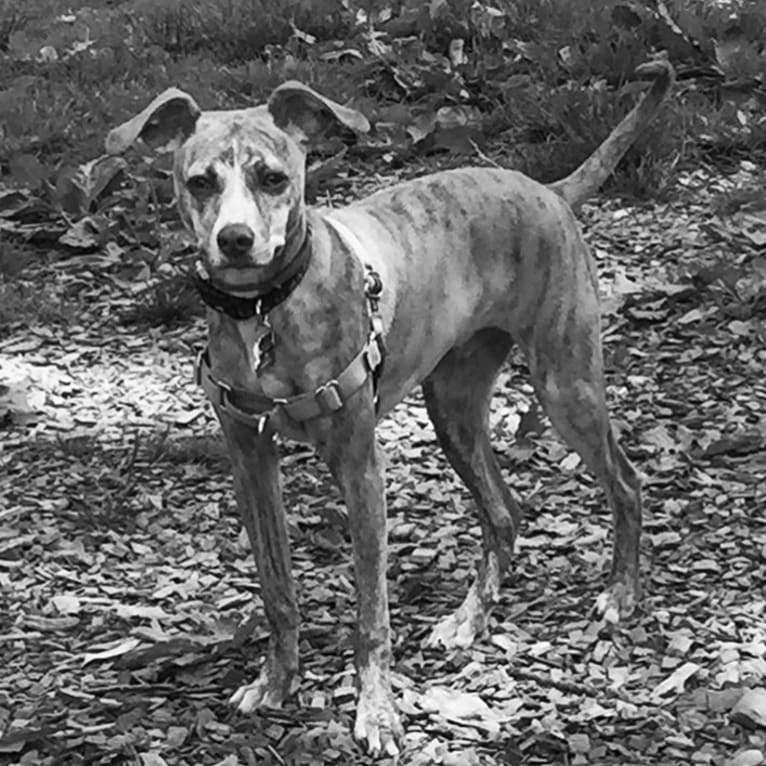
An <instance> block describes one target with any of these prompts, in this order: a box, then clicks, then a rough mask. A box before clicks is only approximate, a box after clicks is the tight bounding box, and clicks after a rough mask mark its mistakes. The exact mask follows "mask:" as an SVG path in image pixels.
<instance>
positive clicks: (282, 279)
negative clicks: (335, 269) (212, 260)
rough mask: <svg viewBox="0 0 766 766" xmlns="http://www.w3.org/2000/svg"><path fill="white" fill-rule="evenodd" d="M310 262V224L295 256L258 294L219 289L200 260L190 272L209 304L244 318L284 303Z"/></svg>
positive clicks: (278, 252) (214, 308)
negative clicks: (244, 295)
mask: <svg viewBox="0 0 766 766" xmlns="http://www.w3.org/2000/svg"><path fill="white" fill-rule="evenodd" d="M285 250H286V246H285V248H281V252H280V251H277V253H276V254H275V258H282V257H284V254H285V252H284V251H285ZM310 261H311V232H310V229H309V227H308V226H306V230H305V233H304V236H303V239H302V241H301V243H300V245H299V246H298V248H297V250H296V252H295V255H294V257H293V258H291V259H290V261H289V262H288V263H287V265H286V266H285V267H284V268H283V269H281V270H280V271H278V272H277V273H276V274H275V275H274V276H273V277H272V278H271V279H269V280H268V281H267V282H264V283H263V285H261V286H260V289H259V291H258V293H257V294H256V295H253V296H248V297H243V296H240V295H234V294H233V293H230V292H226V291H224V290H220V289H218V288H217V287H216V286H215V285H214V284H213V282H212V281H211V279H210V275H209V274H208V272H207V270H206V269H205V267H204V265H203V264H202V263H201V262H200V261H197V263H196V264H195V270H194V273H193V274H192V275H191V278H192V281H193V283H194V286H195V287H196V288H197V292H198V293H199V294H200V297H201V298H202V300H203V301H204V303H205V304H206V305H208V306H209V307H210V308H211V309H213V310H214V311H218V312H219V313H221V314H226V316H229V317H231V318H232V319H236V320H238V321H242V320H245V319H252V318H253V317H254V316H266V314H268V313H269V311H271V310H272V309H274V308H276V307H277V306H278V305H279V304H280V303H283V302H284V301H285V300H286V299H287V297H288V296H289V295H290V293H291V292H292V291H293V290H295V288H296V287H297V286H298V285H299V284H300V281H301V280H302V279H303V277H304V275H305V274H306V271H307V269H308V267H309V262H310Z"/></svg>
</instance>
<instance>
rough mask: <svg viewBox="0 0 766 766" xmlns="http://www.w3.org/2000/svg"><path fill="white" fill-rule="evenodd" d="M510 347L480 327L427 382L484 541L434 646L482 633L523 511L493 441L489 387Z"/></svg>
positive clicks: (430, 404)
mask: <svg viewBox="0 0 766 766" xmlns="http://www.w3.org/2000/svg"><path fill="white" fill-rule="evenodd" d="M512 343H513V342H512V339H511V336H510V335H509V334H508V333H506V332H504V331H503V330H500V329H496V328H486V329H484V330H481V331H479V332H477V333H476V334H475V335H473V336H472V337H471V338H470V340H468V341H467V342H466V343H464V344H463V345H461V346H458V347H456V348H453V349H452V350H451V351H450V352H449V353H448V354H447V355H446V356H445V357H444V358H443V359H442V360H441V361H440V362H439V364H438V365H437V367H436V369H434V371H433V372H432V373H431V374H430V375H429V376H428V378H426V380H425V382H424V383H423V394H424V396H425V402H426V408H427V409H428V414H429V416H430V417H431V421H432V422H433V424H434V428H435V430H436V436H437V438H438V440H439V443H440V444H441V447H442V449H443V450H444V453H445V454H446V456H447V459H448V460H449V462H450V463H451V465H452V467H453V468H454V469H455V471H456V472H457V474H458V475H459V476H460V478H461V479H462V480H463V481H464V482H465V484H466V486H467V487H468V489H469V490H470V491H471V494H472V495H473V498H474V501H475V503H476V506H477V508H478V511H479V520H480V523H481V530H482V543H483V546H482V556H481V559H480V561H479V564H478V567H477V574H476V579H475V580H474V582H473V583H472V585H471V586H470V589H469V591H468V594H467V595H466V597H465V600H464V601H463V603H462V604H461V605H460V607H459V608H458V610H457V611H456V612H455V613H454V614H452V615H450V616H449V617H447V618H445V619H443V620H442V621H441V622H439V623H438V624H437V625H436V627H435V628H434V630H433V632H432V633H431V636H430V637H429V639H428V643H429V644H430V645H432V646H436V645H442V646H446V647H448V648H449V647H456V646H459V647H465V646H469V645H470V644H471V643H472V642H473V640H474V638H475V637H476V636H477V634H479V633H481V632H482V631H483V630H484V628H485V626H486V623H487V620H488V618H489V614H490V611H491V609H492V606H493V605H494V603H495V602H496V601H497V597H498V590H499V587H500V582H501V580H502V577H503V575H504V573H505V572H506V570H507V569H508V565H509V563H510V560H511V555H512V553H513V541H514V537H515V534H516V529H517V528H518V525H519V522H520V521H521V510H520V508H519V506H518V504H517V503H516V501H515V500H514V499H513V497H512V496H511V493H510V492H509V491H508V488H507V487H506V485H505V482H504V481H503V478H502V476H501V474H500V467H499V466H498V463H497V459H496V458H495V455H494V453H493V451H492V445H491V444H490V439H489V402H490V398H491V395H492V387H493V384H494V382H495V378H496V377H497V373H498V371H499V369H500V367H501V365H502V363H503V361H504V360H505V358H506V356H507V355H508V352H509V350H510V348H511V346H512Z"/></svg>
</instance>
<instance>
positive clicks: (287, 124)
mask: <svg viewBox="0 0 766 766" xmlns="http://www.w3.org/2000/svg"><path fill="white" fill-rule="evenodd" d="M268 109H269V112H270V113H271V117H272V119H273V120H274V123H275V124H276V125H277V127H279V128H281V129H282V130H284V131H285V132H286V133H288V134H290V135H292V136H293V137H294V138H295V139H296V140H298V141H299V142H303V141H310V142H311V141H317V140H319V139H322V138H325V137H327V136H329V135H332V134H333V133H337V132H338V131H339V130H340V129H341V126H345V127H347V128H350V129H351V130H353V131H356V132H357V133H366V132H367V131H368V130H369V129H370V123H369V122H368V121H367V118H366V117H365V116H364V115H363V114H362V113H361V112H357V111H356V109H351V108H349V107H347V106H341V105H340V104H338V103H336V102H335V101H333V100H332V99H329V98H325V97H324V96H322V95H320V94H319V93H317V92H316V91H315V90H312V89H311V88H309V87H308V86H307V85H303V83H300V82H297V81H296V80H289V81H288V82H285V83H282V85H280V86H279V87H277V88H275V89H274V91H273V92H272V94H271V96H270V98H269V104H268Z"/></svg>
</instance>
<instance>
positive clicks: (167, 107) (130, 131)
mask: <svg viewBox="0 0 766 766" xmlns="http://www.w3.org/2000/svg"><path fill="white" fill-rule="evenodd" d="M200 113H201V111H200V108H199V107H198V106H197V102H196V101H195V100H194V99H193V98H192V97H191V96H190V95H189V94H188V93H184V92H183V91H182V90H178V88H168V89H167V90H166V91H164V92H163V93H160V95H159V96H157V98H155V99H154V101H152V103H151V104H149V106H147V107H146V109H144V110H143V111H142V112H140V113H139V114H137V115H136V116H135V117H133V119H131V120H128V121H127V122H123V123H122V125H118V126H117V127H116V128H114V129H112V130H110V131H109V135H107V137H106V141H105V146H106V151H107V154H122V152H124V151H125V150H126V149H128V148H129V147H130V146H132V145H133V144H134V143H135V142H136V141H138V140H139V139H141V140H142V141H143V142H144V143H145V144H146V145H147V146H149V147H151V148H152V149H155V150H157V151H172V150H174V149H177V148H178V147H179V146H180V145H181V144H182V143H183V142H184V141H185V140H186V139H187V138H188V137H189V136H190V135H191V134H192V133H193V132H194V126H195V125H196V124H197V119H198V118H199V116H200Z"/></svg>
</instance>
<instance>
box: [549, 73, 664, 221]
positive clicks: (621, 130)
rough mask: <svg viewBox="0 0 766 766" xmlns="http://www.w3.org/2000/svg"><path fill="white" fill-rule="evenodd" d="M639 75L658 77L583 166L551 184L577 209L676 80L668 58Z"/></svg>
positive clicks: (594, 191)
mask: <svg viewBox="0 0 766 766" xmlns="http://www.w3.org/2000/svg"><path fill="white" fill-rule="evenodd" d="M635 76H636V78H637V79H651V80H654V82H653V83H652V87H651V89H650V90H649V92H648V93H645V94H644V96H643V97H642V98H641V100H640V101H639V102H638V103H637V104H636V105H635V106H634V107H633V109H631V110H630V112H629V113H628V114H627V115H626V116H625V118H624V119H623V120H622V122H620V124H619V125H618V126H617V127H616V128H615V129H614V130H613V131H612V132H611V133H610V134H609V135H608V136H607V138H606V139H605V140H604V142H603V143H602V144H601V145H600V146H599V147H598V149H596V151H595V152H593V154H591V156H590V157H588V159H587V160H585V162H583V163H582V165H580V166H579V167H578V168H576V169H575V170H573V171H572V172H571V173H570V174H569V175H568V176H567V177H566V178H562V179H561V180H560V181H555V182H554V183H552V184H548V186H549V188H550V189H553V191H555V192H556V193H557V194H559V195H560V196H562V197H563V198H564V199H565V200H566V201H567V202H568V203H569V205H570V206H571V207H572V208H573V209H574V210H576V209H577V208H578V207H579V206H580V205H581V204H582V203H583V202H584V201H585V200H586V199H588V197H591V196H593V194H595V193H596V191H598V189H599V187H600V186H601V184H603V183H604V181H606V179H607V178H608V177H609V176H610V175H611V173H612V172H613V171H614V169H615V168H616V167H617V163H618V162H619V161H620V160H621V159H622V157H623V155H624V154H625V152H626V151H628V149H629V148H630V146H631V144H633V142H634V141H635V140H636V139H637V138H638V136H639V135H640V133H641V131H642V130H643V129H644V128H645V127H646V126H647V125H648V124H649V122H651V120H652V118H653V117H654V115H655V113H656V112H657V108H658V107H659V105H660V104H661V103H662V101H663V99H664V98H665V96H667V94H668V92H669V91H670V89H671V87H672V86H673V82H674V80H675V72H674V70H673V66H672V65H671V64H670V62H669V61H666V60H664V59H657V60H656V61H649V62H647V63H646V64H641V66H639V67H637V68H636V71H635Z"/></svg>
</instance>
